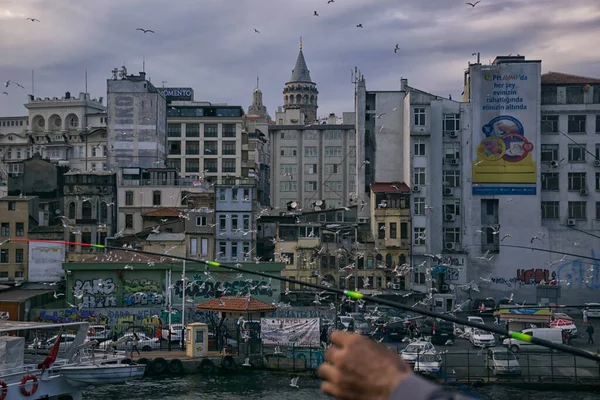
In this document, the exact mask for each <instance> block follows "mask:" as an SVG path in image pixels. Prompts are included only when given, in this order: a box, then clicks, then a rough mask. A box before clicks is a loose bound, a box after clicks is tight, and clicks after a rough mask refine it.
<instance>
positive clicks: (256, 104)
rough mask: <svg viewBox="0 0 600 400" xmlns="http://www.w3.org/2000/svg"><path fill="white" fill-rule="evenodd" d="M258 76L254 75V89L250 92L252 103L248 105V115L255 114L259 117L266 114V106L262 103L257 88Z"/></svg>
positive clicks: (259, 91) (260, 94) (260, 93)
mask: <svg viewBox="0 0 600 400" xmlns="http://www.w3.org/2000/svg"><path fill="white" fill-rule="evenodd" d="M258 82H259V78H258V76H257V77H256V89H254V93H253V94H252V105H251V106H250V107H248V113H247V114H248V115H257V116H259V117H266V116H267V107H265V106H264V104H263V98H262V92H261V90H260V89H259V88H258Z"/></svg>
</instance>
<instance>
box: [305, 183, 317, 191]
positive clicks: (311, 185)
mask: <svg viewBox="0 0 600 400" xmlns="http://www.w3.org/2000/svg"><path fill="white" fill-rule="evenodd" d="M304 190H305V191H307V192H314V191H316V190H317V181H306V182H304Z"/></svg>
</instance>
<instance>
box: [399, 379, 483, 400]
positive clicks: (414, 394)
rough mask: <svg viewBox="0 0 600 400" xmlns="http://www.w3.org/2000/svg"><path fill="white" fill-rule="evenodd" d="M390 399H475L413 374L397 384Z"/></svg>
mask: <svg viewBox="0 0 600 400" xmlns="http://www.w3.org/2000/svg"><path fill="white" fill-rule="evenodd" d="M389 400H473V398H472V397H467V396H464V395H461V394H457V393H453V392H449V391H446V390H444V389H443V388H442V387H441V386H440V385H436V384H435V383H433V382H429V381H428V380H426V379H424V378H421V377H420V376H418V375H417V374H412V375H411V376H409V377H408V378H406V379H405V380H403V381H402V382H400V383H399V384H398V386H396V389H394V391H393V392H392V395H391V396H390V398H389Z"/></svg>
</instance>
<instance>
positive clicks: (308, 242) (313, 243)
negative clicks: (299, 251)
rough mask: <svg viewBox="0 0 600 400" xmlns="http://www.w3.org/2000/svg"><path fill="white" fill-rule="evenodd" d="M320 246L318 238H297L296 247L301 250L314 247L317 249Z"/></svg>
mask: <svg viewBox="0 0 600 400" xmlns="http://www.w3.org/2000/svg"><path fill="white" fill-rule="evenodd" d="M320 244H321V239H320V238H318V237H314V238H312V237H311V238H309V237H303V238H298V247H300V248H303V249H310V248H315V247H318V246H319V245H320Z"/></svg>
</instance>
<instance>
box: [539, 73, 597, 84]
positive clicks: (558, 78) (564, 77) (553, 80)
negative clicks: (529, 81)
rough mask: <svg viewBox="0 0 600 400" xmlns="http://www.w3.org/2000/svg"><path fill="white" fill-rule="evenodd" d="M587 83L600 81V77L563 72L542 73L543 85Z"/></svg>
mask: <svg viewBox="0 0 600 400" xmlns="http://www.w3.org/2000/svg"><path fill="white" fill-rule="evenodd" d="M586 83H600V79H598V78H590V77H588V76H580V75H571V74H563V73H562V72H548V73H546V74H542V85H560V84H573V85H582V84H586Z"/></svg>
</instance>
